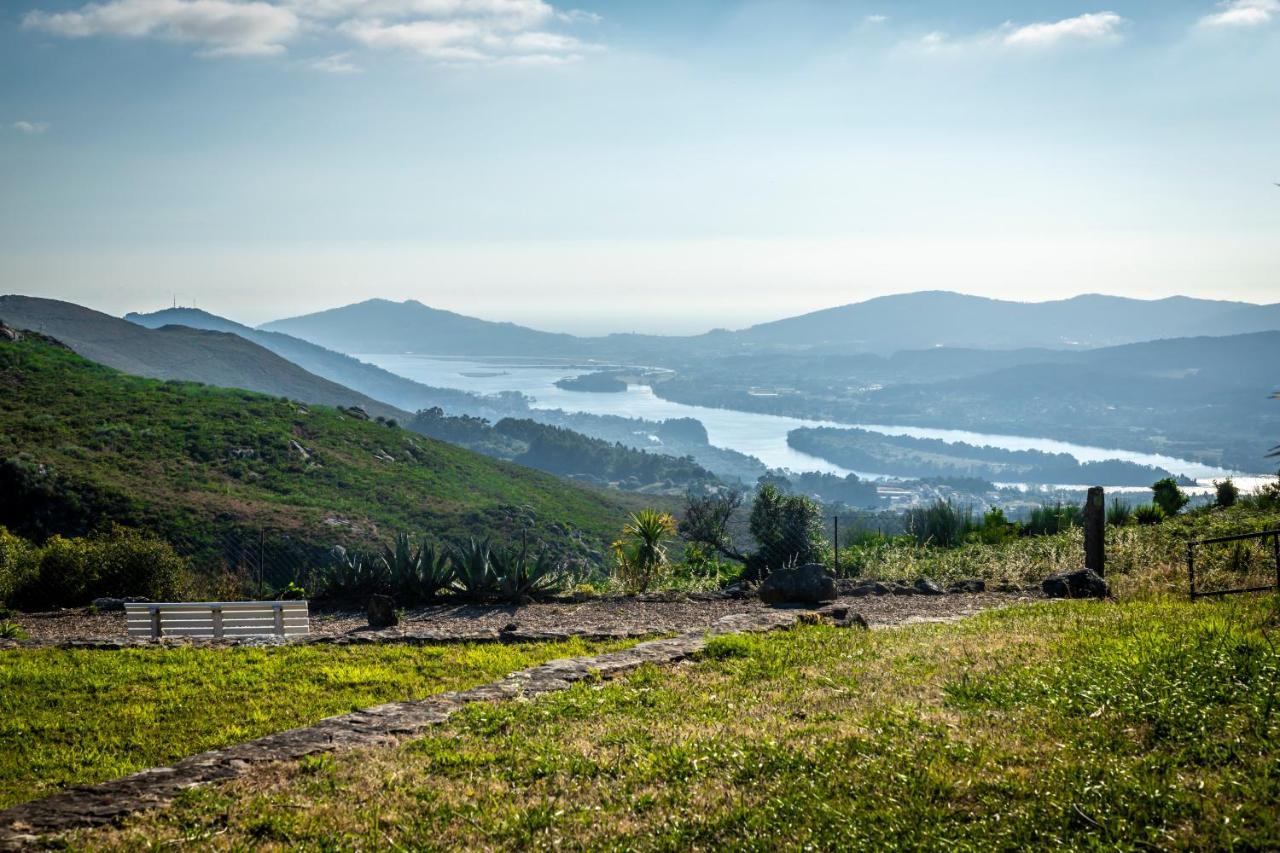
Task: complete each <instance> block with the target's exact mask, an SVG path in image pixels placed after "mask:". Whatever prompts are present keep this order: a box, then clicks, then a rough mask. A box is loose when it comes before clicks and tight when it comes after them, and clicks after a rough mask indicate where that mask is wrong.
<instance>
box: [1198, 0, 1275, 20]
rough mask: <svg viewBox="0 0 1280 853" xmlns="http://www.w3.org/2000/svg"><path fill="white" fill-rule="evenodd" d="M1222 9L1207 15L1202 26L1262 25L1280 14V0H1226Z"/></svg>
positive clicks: (1220, 5) (1222, 4) (1220, 6)
mask: <svg viewBox="0 0 1280 853" xmlns="http://www.w3.org/2000/svg"><path fill="white" fill-rule="evenodd" d="M1218 8H1219V9H1221V10H1222V11H1220V12H1214V13H1213V14H1212V15H1205V16H1204V17H1203V18H1201V19H1200V20H1199V22H1198V23H1199V26H1202V27H1260V26H1263V25H1264V24H1269V23H1271V20H1272V19H1273V18H1275V17H1277V16H1278V15H1280V0H1224V2H1222V3H1219V4H1218Z"/></svg>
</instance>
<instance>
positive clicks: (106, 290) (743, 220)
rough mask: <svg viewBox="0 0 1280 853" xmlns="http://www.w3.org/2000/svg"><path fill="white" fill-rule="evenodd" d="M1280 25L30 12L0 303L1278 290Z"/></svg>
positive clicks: (534, 319) (383, 11)
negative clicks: (25, 298) (23, 297)
mask: <svg viewBox="0 0 1280 853" xmlns="http://www.w3.org/2000/svg"><path fill="white" fill-rule="evenodd" d="M1277 81H1280V3H1277V2H1276V0H1226V2H1216V0H1177V2H1165V3H1152V2H1115V3H1108V4H1106V5H1105V6H1089V5H1082V4H1079V3H1078V2H1056V1H1053V2H1051V0H1039V2H1034V3H1027V2H1011V0H1007V2H997V0H983V2H974V3H968V4H953V3H944V2H941V0H921V2H911V3H896V4H884V3H875V2H862V0H856V1H855V2H849V3H842V4H829V3H820V2H796V3H776V2H684V3H675V2H654V3H647V4H628V3H622V2H611V0H584V2H581V3H569V2H556V3H554V4H552V3H548V2H544V0H484V2H480V0H451V2H447V3H442V2H435V0H431V2H427V0H377V2H376V3H356V2H350V1H349V0H256V2H241V0H201V2H199V3H195V2H192V0H166V2H155V0H104V2H96V3H85V2H78V0H24V2H23V3H20V4H7V6H6V8H5V9H4V10H3V11H0V184H2V185H3V186H4V187H5V199H6V203H5V204H4V205H3V206H2V207H0V280H4V281H6V282H8V287H7V288H6V289H11V290H12V289H21V290H23V291H25V292H30V293H35V294H38V295H44V296H50V297H55V298H61V299H68V300H71V301H77V302H84V303H86V304H90V305H93V306H95V307H101V308H105V309H107V310H110V311H112V312H113V313H123V312H124V311H127V310H135V309H139V308H148V307H157V306H160V305H163V304H170V303H171V301H172V298H173V295H174V294H175V293H176V294H177V297H178V299H179V300H180V301H183V302H188V303H190V302H192V301H195V302H198V303H199V304H200V305H201V306H204V307H207V308H209V309H210V310H212V311H214V312H216V313H219V314H225V315H228V316H232V317H236V318H239V319H243V320H245V321H247V322H261V321H264V320H268V319H273V318H276V317H281V316H286V315H290V314H298V313H304V312H307V311H311V310H316V309H319V308H322V307H329V306H333V305H337V304H341V303H343V302H351V301H357V300H358V299H362V298H366V297H369V296H375V295H376V296H384V297H387V298H393V299H404V298H415V299H420V300H421V301H423V302H425V303H427V304H430V305H434V306H438V307H443V308H448V309H450V310H455V311H459V312H463V313H468V314H473V315H476V316H482V317H488V318H502V319H509V320H511V321H513V322H519V323H524V324H528V325H531V326H534V327H537V328H549V329H557V330H566V331H575V332H578V333H598V332H601V331H612V330H635V331H650V332H655V331H656V332H666V333H686V332H691V331H701V330H704V329H706V328H709V327H715V326H725V327H741V326H745V325H749V324H751V323H753V322H759V321H761V320H767V319H773V318H776V317H779V316H785V315H792V314H799V313H803V312H806V311H811V310H815V309H818V308H822V307H826V306H830V305H838V304H844V303H848V302H853V301H859V300H862V299H866V298H869V297H872V296H877V295H881V294H885V293H889V292H901V291H913V290H923V289H947V290H958V291H964V292H970V293H976V294H981V295H987V296H993V297H1005V298H1026V297H1028V296H1034V297H1036V298H1053V297H1062V296H1067V295H1070V294H1072V293H1077V292H1081V291H1103V292H1108V293H1115V294H1120V295H1126V296H1137V297H1154V296H1162V295H1167V294H1170V293H1183V294H1187V295H1193V296H1203V297H1217V298H1231V299H1241V300H1248V301H1254V302H1273V301H1275V300H1276V298H1277V293H1278V292H1280V279H1278V278H1277V272H1278V271H1280V252H1277V249H1276V247H1277V246H1280V189H1277V187H1275V186H1273V182H1274V181H1278V180H1280V161H1278V160H1277V157H1276V153H1275V147H1274V144H1273V143H1272V142H1270V141H1269V140H1275V139H1277V138H1280V114H1278V113H1276V111H1275V110H1274V109H1271V108H1270V105H1273V104H1274V103H1276V95H1277V93H1278V89H1280V83H1278V82H1277Z"/></svg>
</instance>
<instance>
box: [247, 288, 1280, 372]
mask: <svg viewBox="0 0 1280 853" xmlns="http://www.w3.org/2000/svg"><path fill="white" fill-rule="evenodd" d="M262 328H263V329H264V330H270V331H279V332H286V333H288V334H290V335H293V336H295V337H299V338H303V339H304V340H308V341H312V342H313V343H317V344H320V345H321V346H324V347H328V348H330V349H336V350H339V351H341V352H348V353H354V352H368V353H376V352H416V353H423V354H429V355H470V356H482V355H537V356H563V357H566V358H574V357H584V356H587V357H590V356H595V357H604V358H627V357H636V356H638V355H642V354H652V353H655V352H663V353H666V354H668V355H680V354H683V355H694V354H698V353H706V354H721V355H724V354H740V353H743V352H751V351H761V350H780V351H827V352H833V353H879V354H890V353H895V352H901V351H906V350H924V349H930V348H934V347H965V348H976V349H983V350H1006V349H1017V348H1028V347H1043V348H1048V349H1083V348H1091V347H1103V346H1114V345H1118V344H1125V343H1136V342H1140V341H1148V340H1154V339H1157V338H1171V337H1188V336H1194V335H1234V334H1242V333H1248V332H1258V331H1270V330H1280V304H1276V305H1254V304H1250V303H1244V302H1227V301H1220V300H1206V299H1192V298H1188V297H1183V296H1175V297H1170V298H1168V299H1159V300H1140V299H1128V298H1124V297H1118V296H1101V295H1096V294H1091V295H1084V296H1077V297H1073V298H1071V299H1063V300H1055V301H1049V302H1010V301H1006V300H999V299H988V298H985V297H980V296H966V295H963V294H959V293H950V292H945V291H925V292H919V293H905V294H898V295H894V296H883V297H878V298H875V299H870V300H867V301H865V302H859V303H855V304H851V305H844V306H840V307H837V308H828V309H825V310H822V311H815V312H812V313H809V314H803V315H800V316H796V317H789V318H786V319H783V320H776V321H774V322H770V323H762V324H760V325H756V326H752V327H750V328H747V329H742V330H739V331H726V330H717V331H713V332H708V333H706V334H703V335H694V336H688V337H662V336H654V335H609V336H605V337H595V338H583V337H575V336H573V335H566V334H555V333H551V332H541V331H537V330H534V329H529V328H526V327H523V326H517V325H514V324H512V323H495V322H491V321H487V320H480V319H477V318H474V317H466V316H463V315H461V314H455V313H453V312H450V311H442V310H439V309H436V308H430V307H428V306H426V305H423V304H422V303H420V302H415V301H412V300H410V301H407V302H399V303H397V302H391V301H388V300H385V299H371V300H367V301H365V302H359V303H356V304H354V305H348V306H345V307H342V308H334V309H331V310H328V311H321V312H318V313H315V314H306V315H303V316H300V317H293V318H290V319H286V320H278V321H275V322H273V323H267V324H266V325H264V326H263V327H262Z"/></svg>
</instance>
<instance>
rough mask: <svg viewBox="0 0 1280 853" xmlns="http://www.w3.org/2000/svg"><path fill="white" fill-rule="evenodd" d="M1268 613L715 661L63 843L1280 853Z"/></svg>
mask: <svg viewBox="0 0 1280 853" xmlns="http://www.w3.org/2000/svg"><path fill="white" fill-rule="evenodd" d="M1277 606H1280V603H1278V602H1277V600H1276V599H1275V598H1274V597H1254V598H1249V599H1244V598H1240V599H1234V600H1226V601H1216V602H1214V601H1204V602H1198V603H1195V604H1190V603H1187V602H1185V601H1180V600H1175V599H1170V598H1163V597H1158V598H1156V599H1153V600H1148V601H1137V602H1127V603H1123V604H1115V603H1094V602H1087V603H1086V602H1058V603H1043V604H1035V605H1031V606H1027V607H1022V608H1015V609H1011V610H1008V611H1003V612H993V613H987V614H984V615H981V616H978V617H975V618H972V619H969V620H966V621H964V622H960V623H954V624H948V625H916V626H911V627H906V628H900V629H895V630H889V631H876V632H872V633H869V634H868V633H866V632H859V631H851V630H843V629H834V628H826V627H820V626H819V627H805V628H801V629H798V630H796V631H793V632H789V633H783V634H773V635H768V636H750V637H742V636H734V637H726V638H721V639H717V640H715V641H713V643H712V644H711V646H710V647H709V648H708V650H707V652H706V653H705V654H704V655H703V656H702V659H701V660H700V661H698V662H697V663H695V664H694V665H692V666H685V667H674V668H666V669H659V668H646V669H642V670H640V671H638V672H637V673H636V674H634V675H633V676H631V677H630V678H628V679H625V680H622V681H617V682H611V683H607V684H582V685H578V686H576V687H574V688H573V689H571V690H568V691H567V692H564V693H560V694H555V695H551V696H547V697H544V698H542V699H539V700H537V701H534V702H529V703H506V704H502V705H480V706H473V707H472V708H470V709H469V710H468V711H466V712H464V713H463V714H461V715H459V716H458V717H455V718H453V720H451V721H450V722H449V723H447V724H445V725H444V726H442V727H441V728H440V729H439V731H438V732H436V733H435V734H433V735H432V736H430V737H427V738H423V739H420V740H416V741H413V742H411V743H408V744H406V745H403V746H401V747H397V748H390V749H380V750H372V751H367V752H361V753H359V754H350V755H346V756H341V757H336V758H326V759H324V760H312V761H308V762H303V763H301V764H297V765H288V766H281V767H279V768H278V769H277V770H276V771H275V772H268V773H264V774H258V775H255V776H254V777H253V778H249V779H243V780H238V781H236V782H234V783H232V784H228V785H223V786H217V787H211V788H207V789H202V790H196V791H192V792H189V793H188V794H186V795H184V797H183V798H182V799H181V800H180V802H179V803H177V804H176V805H175V806H174V807H172V808H170V809H166V810H163V811H159V812H154V813H150V814H144V815H140V816H138V817H135V818H134V819H132V820H131V821H130V822H129V823H127V824H126V825H125V826H124V827H123V828H121V829H115V830H110V831H108V832H107V833H105V834H93V835H81V836H78V837H75V838H73V839H71V841H72V843H73V844H76V843H92V844H94V845H104V844H105V845H107V846H109V847H116V848H120V849H129V848H134V847H137V846H138V845H140V844H141V843H143V842H150V843H156V842H158V841H173V840H184V839H185V840H188V841H200V840H210V843H213V844H216V845H217V846H219V847H222V846H226V847H234V848H242V847H248V846H252V847H260V846H268V847H269V846H273V845H274V846H277V847H280V848H284V847H290V848H292V847H295V846H296V847H303V848H311V849H319V848H323V849H340V848H347V849H350V848H366V849H368V848H378V849H386V848H392V847H395V846H401V845H403V846H407V847H423V846H426V847H432V848H436V847H455V848H477V847H479V848H510V847H525V846H551V845H553V844H562V845H564V846H567V847H591V848H617V849H622V848H635V847H640V848H664V849H687V848H701V849H715V848H720V847H730V848H775V847H786V848H795V849H798V848H802V847H807V846H812V847H817V848H833V849H884V848H922V847H923V848H934V849H948V850H955V849H981V850H990V849H1010V848H1017V847H1023V846H1026V847H1034V848H1045V847H1067V848H1089V847H1107V848H1118V849H1139V848H1141V849H1150V848H1184V849H1210V848H1212V849H1230V848H1236V849H1276V848H1277V847H1280V696H1278V691H1277V688H1278V684H1280V639H1278V638H1277V634H1280V628H1278V627H1277V624H1278V623H1277V610H1276V609H1277Z"/></svg>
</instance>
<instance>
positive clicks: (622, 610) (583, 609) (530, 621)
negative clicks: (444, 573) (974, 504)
mask: <svg viewBox="0 0 1280 853" xmlns="http://www.w3.org/2000/svg"><path fill="white" fill-rule="evenodd" d="M1038 597H1039V596H1038V594H1033V593H1025V592H1024V593H1004V592H984V593H954V594H948V595H936V596H927V595H880V596H874V595H873V596H865V597H862V598H841V599H840V603H841V604H844V605H847V606H849V607H850V608H851V609H852V610H854V611H856V612H858V613H860V614H862V616H863V617H864V618H865V619H866V620H867V622H868V623H870V624H871V626H872V627H877V626H881V627H883V626H888V625H896V624H901V623H904V622H910V621H919V620H922V619H923V620H928V619H946V618H954V617H957V616H967V615H971V614H973V613H977V612H979V611H981V610H987V609H990V608H992V607H1003V606H1006V605H1009V604H1013V603H1017V602H1020V601H1029V600H1031V599H1033V598H1038ZM769 609H770V608H768V607H766V606H765V605H764V604H762V603H761V602H760V601H758V600H756V599H754V598H740V599H735V598H721V597H718V596H710V595H707V596H666V597H660V596H649V597H642V598H598V599H587V600H582V601H553V602H541V603H535V604H524V605H478V604H442V605H436V606H433V607H422V608H417V609H414V610H410V611H408V612H407V613H406V614H405V618H404V621H402V623H401V625H400V626H399V627H397V628H393V629H390V630H389V631H387V632H384V633H383V635H384V636H385V635H386V634H392V635H394V634H396V633H401V634H404V633H420V634H434V635H439V636H441V637H442V638H445V639H458V640H467V639H478V640H479V639H493V638H494V637H496V636H497V635H498V633H499V632H511V631H518V632H520V633H530V634H537V633H571V634H587V635H611V634H612V635H622V634H629V635H632V636H638V635H644V634H675V633H682V632H685V631H694V630H698V629H700V628H706V627H708V626H710V625H711V624H712V623H714V622H716V621H717V620H719V619H721V618H723V617H725V616H732V615H736V614H757V613H761V612H764V611H767V610H769ZM10 618H11V620H12V621H14V622H16V623H18V624H19V625H21V626H22V627H23V628H24V629H25V630H26V631H27V633H28V634H30V635H31V639H32V640H35V641H38V642H40V643H42V644H44V643H58V642H69V641H76V640H89V639H119V638H122V637H124V636H125V635H126V633H127V632H126V628H125V619H124V614H123V613H89V612H88V611H87V610H83V609H77V610H56V611H50V612H45V613H15V614H12V616H11V617H10ZM368 631H369V629H368V626H367V623H366V621H365V617H364V614H363V613H362V612H359V611H355V610H345V611H344V610H339V611H324V610H321V611H320V612H313V614H312V621H311V633H312V634H313V635H315V636H328V637H335V636H344V635H350V636H352V637H358V636H360V635H361V634H363V633H367V632H368Z"/></svg>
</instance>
